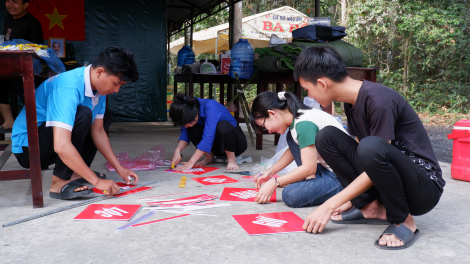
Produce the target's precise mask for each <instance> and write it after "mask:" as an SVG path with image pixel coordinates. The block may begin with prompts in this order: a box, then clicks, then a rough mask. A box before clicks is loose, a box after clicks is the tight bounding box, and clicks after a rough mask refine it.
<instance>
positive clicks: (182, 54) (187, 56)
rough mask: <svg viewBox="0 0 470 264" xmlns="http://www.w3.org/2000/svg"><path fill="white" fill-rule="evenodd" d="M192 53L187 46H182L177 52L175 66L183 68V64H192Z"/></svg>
mask: <svg viewBox="0 0 470 264" xmlns="http://www.w3.org/2000/svg"><path fill="white" fill-rule="evenodd" d="M194 57H195V55H194V52H193V50H192V49H191V47H189V46H183V47H182V48H181V49H180V50H179V51H178V63H177V64H176V65H178V66H183V65H185V64H193V63H194Z"/></svg>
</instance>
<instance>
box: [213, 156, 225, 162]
mask: <svg viewBox="0 0 470 264" xmlns="http://www.w3.org/2000/svg"><path fill="white" fill-rule="evenodd" d="M214 162H217V163H227V157H226V156H217V157H216V158H215V160H214Z"/></svg>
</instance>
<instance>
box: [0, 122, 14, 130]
mask: <svg viewBox="0 0 470 264" xmlns="http://www.w3.org/2000/svg"><path fill="white" fill-rule="evenodd" d="M0 126H1V127H3V128H4V129H12V128H13V122H6V121H5V122H4V123H3V124H2V125H0Z"/></svg>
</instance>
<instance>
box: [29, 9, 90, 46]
mask: <svg viewBox="0 0 470 264" xmlns="http://www.w3.org/2000/svg"><path fill="white" fill-rule="evenodd" d="M28 11H29V12H30V13H31V14H32V15H33V16H34V17H36V18H37V19H38V20H39V22H41V26H42V32H43V33H44V39H48V38H49V37H64V38H65V40H79V41H80V40H82V41H83V40H85V0H66V1H64V0H31V1H30V2H29V7H28Z"/></svg>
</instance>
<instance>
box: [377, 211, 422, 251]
mask: <svg viewBox="0 0 470 264" xmlns="http://www.w3.org/2000/svg"><path fill="white" fill-rule="evenodd" d="M401 225H405V226H406V227H408V228H409V229H410V230H411V231H413V233H414V232H415V231H416V223H415V220H414V219H413V217H412V216H411V215H410V214H409V215H408V217H407V218H406V219H405V222H403V223H401ZM397 226H400V225H397ZM379 245H381V246H387V247H400V246H403V245H404V243H403V241H401V240H400V239H398V238H397V237H395V235H382V237H381V238H380V239H379Z"/></svg>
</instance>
